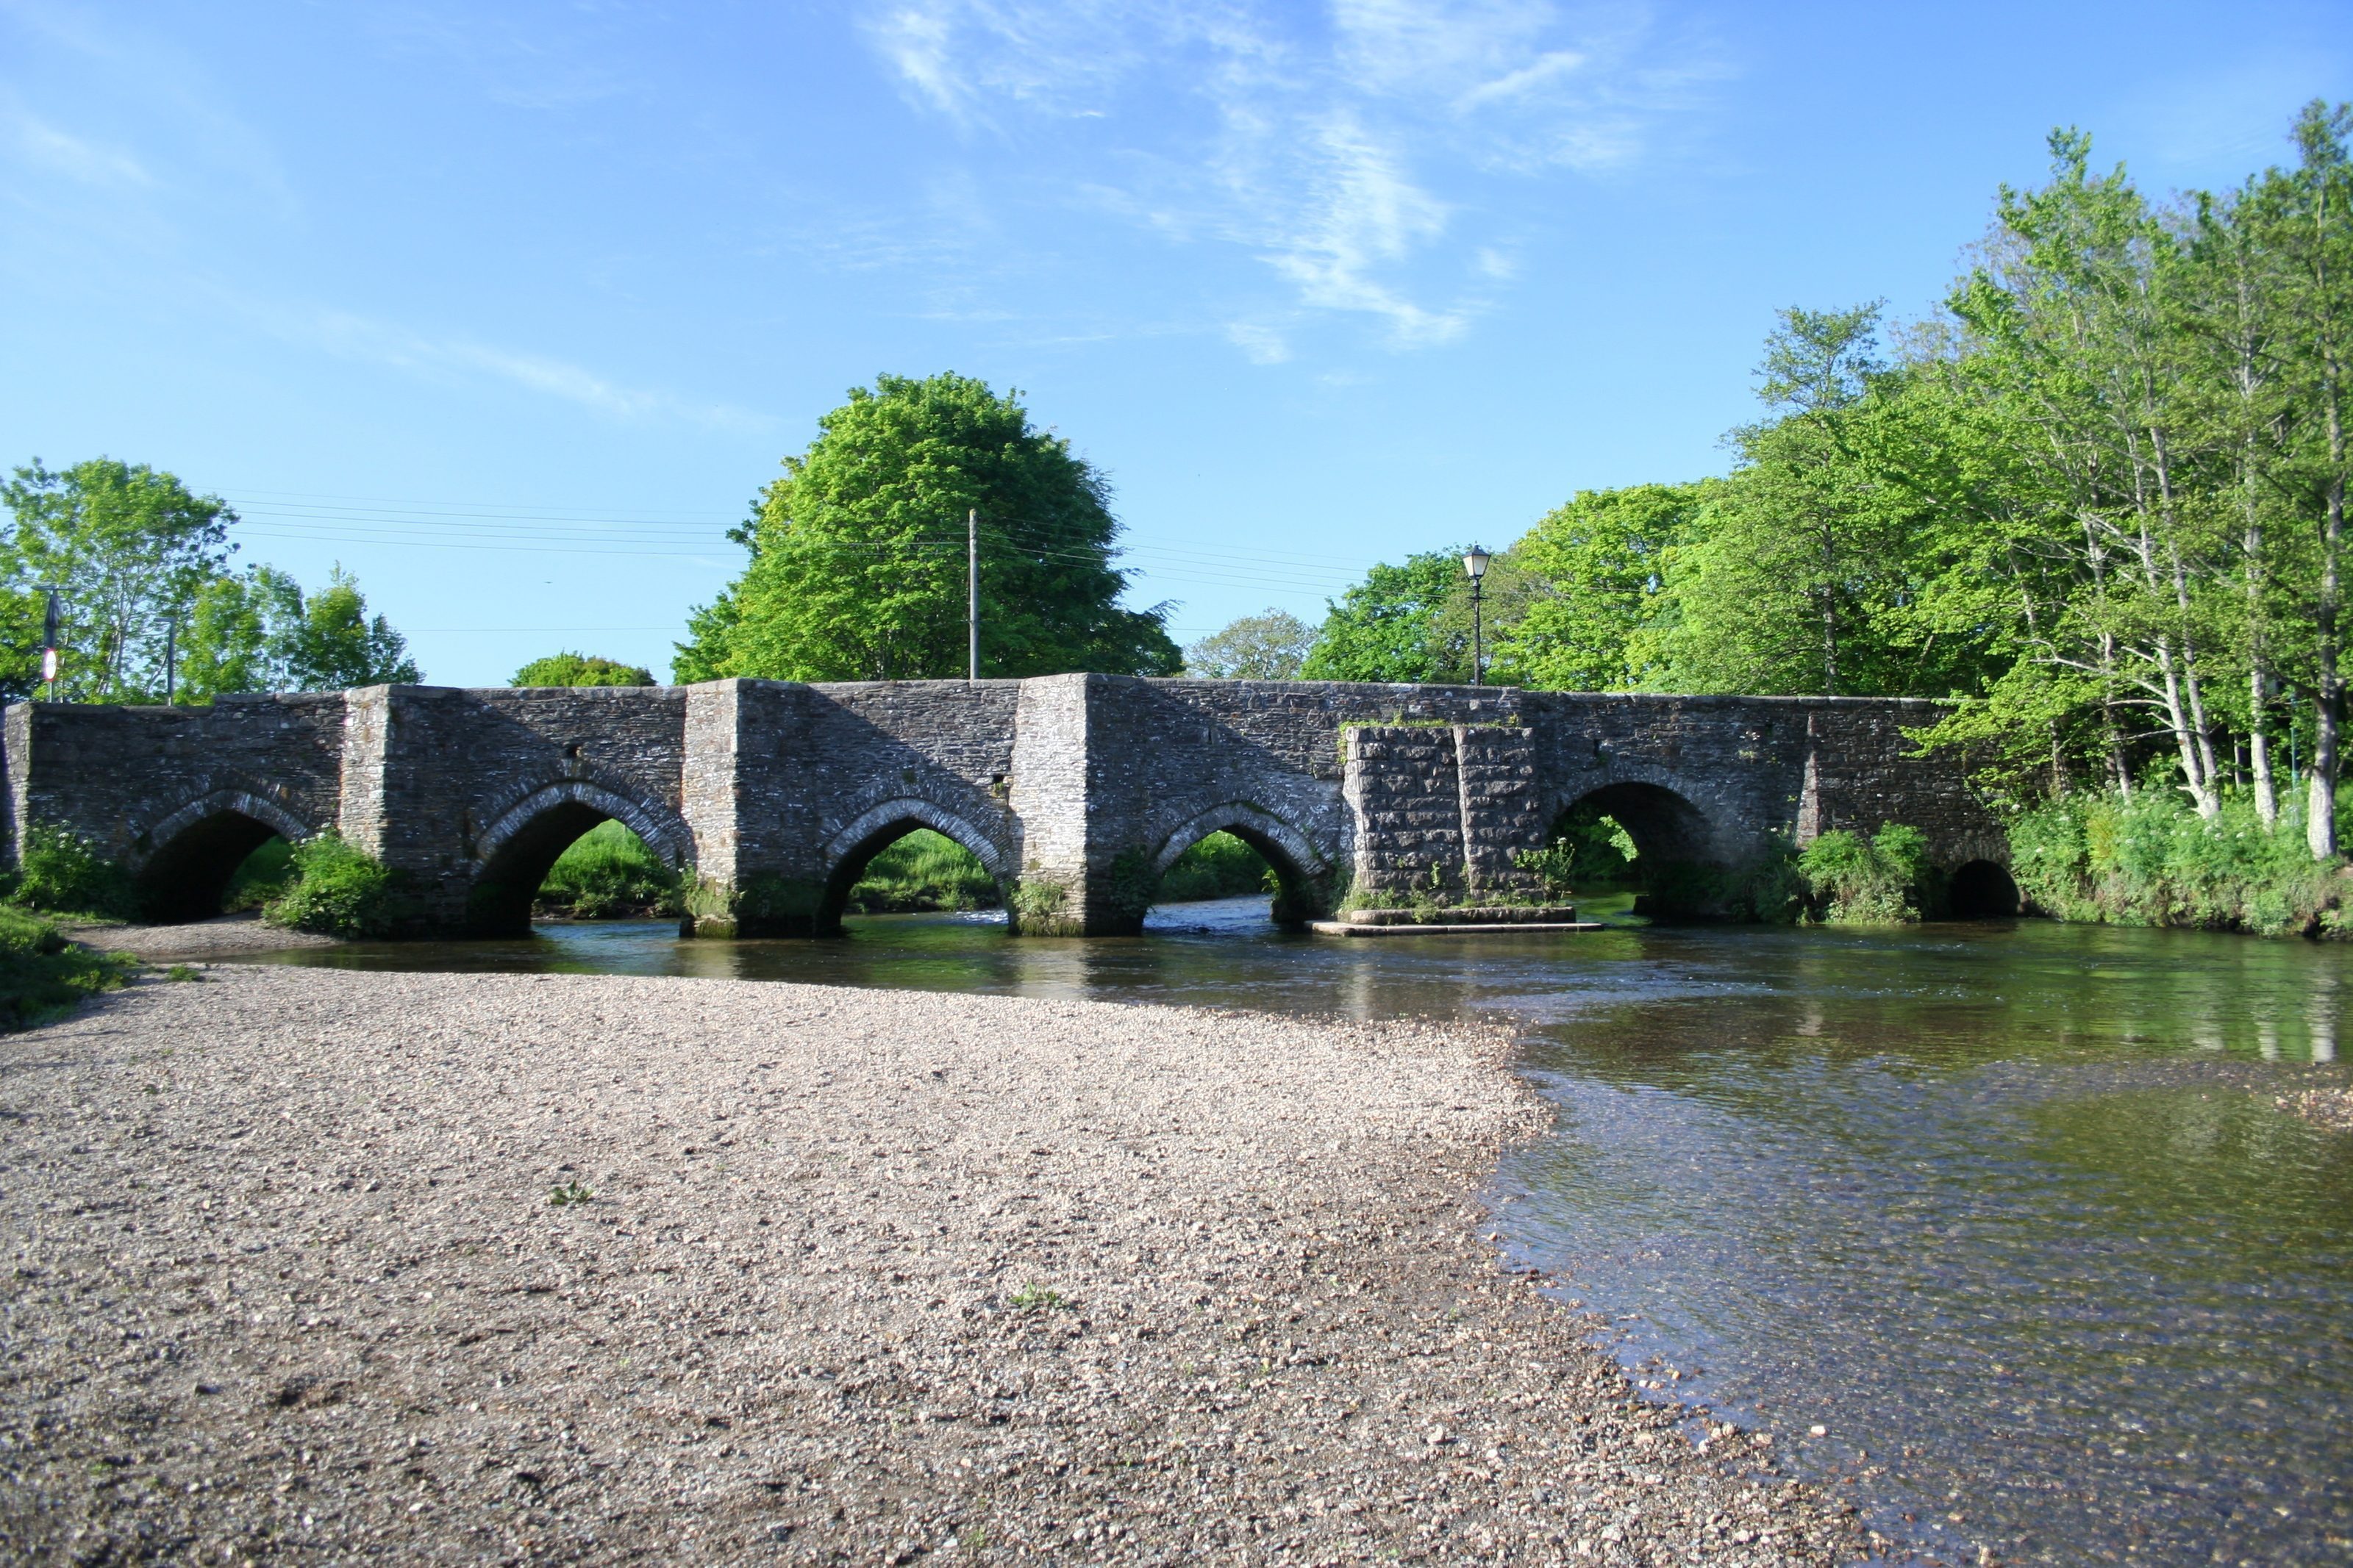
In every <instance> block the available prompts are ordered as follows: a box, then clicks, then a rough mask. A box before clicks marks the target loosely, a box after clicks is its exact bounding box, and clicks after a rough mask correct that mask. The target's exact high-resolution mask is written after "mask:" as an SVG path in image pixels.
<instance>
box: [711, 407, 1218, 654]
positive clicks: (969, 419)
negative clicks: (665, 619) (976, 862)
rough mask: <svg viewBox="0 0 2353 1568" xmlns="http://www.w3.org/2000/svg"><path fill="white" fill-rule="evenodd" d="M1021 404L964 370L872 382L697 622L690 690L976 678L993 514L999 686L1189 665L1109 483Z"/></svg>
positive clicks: (992, 638) (747, 529)
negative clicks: (1136, 592) (1143, 584)
mask: <svg viewBox="0 0 2353 1568" xmlns="http://www.w3.org/2000/svg"><path fill="white" fill-rule="evenodd" d="M1018 399H1019V394H1018V393H1009V394H1008V395H1005V396H1001V397H1000V396H998V395H997V394H996V393H994V392H992V391H990V390H989V388H988V386H987V384H986V383H983V382H978V381H974V380H972V379H970V378H969V377H965V376H961V375H954V374H941V375H934V376H930V377H927V378H925V379H923V380H921V381H916V380H911V379H909V378H906V377H903V376H893V375H884V376H878V377H876V378H875V383H874V385H873V387H872V388H871V390H870V389H868V388H865V387H858V388H854V389H852V391H851V392H850V394H849V402H848V403H847V404H845V405H842V406H841V407H839V408H837V409H835V410H834V411H833V412H832V413H830V414H828V415H827V416H825V418H824V419H823V420H821V421H819V423H818V429H819V434H818V438H817V439H816V441H814V442H812V443H811V444H810V446H809V449H808V450H807V451H806V452H804V453H802V454H801V455H800V456H798V457H797V458H786V459H785V473H784V476H783V477H782V478H781V479H777V480H776V482H775V483H774V484H772V485H770V486H769V487H768V489H767V490H766V491H765V493H764V494H763V495H762V496H761V498H760V502H759V510H757V511H756V512H755V513H754V516H753V518H752V520H751V521H750V522H748V523H747V524H746V525H745V526H744V528H742V529H740V530H738V531H736V533H735V538H736V539H737V540H738V541H739V542H742V543H744V544H745V545H747V546H748V547H749V548H750V549H751V552H752V563H751V565H750V566H749V567H747V568H746V569H745V571H744V574H743V575H742V576H741V577H739V578H737V579H736V580H735V583H734V584H733V586H731V587H730V588H729V589H728V590H727V592H726V593H724V594H723V595H720V597H719V598H718V599H717V600H716V601H715V602H713V603H712V604H711V605H706V606H704V607H703V608H702V609H701V610H698V611H697V612H695V615H694V616H693V618H692V620H691V622H690V624H689V626H688V631H689V634H690V636H691V638H692V640H691V641H690V642H685V643H681V644H680V645H679V650H678V658H677V659H676V661H675V663H674V665H673V671H674V673H675V675H676V677H677V679H680V680H681V681H691V680H710V679H718V678H720V677H723V676H731V675H736V676H761V677H765V678H767V679H776V680H907V679H938V678H942V677H955V676H960V675H962V674H964V673H965V516H966V514H967V513H968V512H973V511H976V512H978V513H979V518H980V524H979V531H980V670H981V673H982V674H983V675H985V676H1024V675H1053V674H1059V673H1062V672H1064V671H1070V670H1095V671H1101V672H1104V673H1110V674H1119V675H1172V674H1174V673H1176V669H1177V668H1178V667H1179V665H1180V664H1181V663H1182V658H1181V656H1180V655H1179V654H1178V652H1177V649H1176V644H1174V643H1173V642H1171V641H1170V640H1169V638H1168V634H1167V632H1166V630H1165V629H1164V627H1163V625H1162V622H1163V619H1164V616H1165V611H1164V610H1163V609H1160V608H1154V609H1149V610H1128V609H1123V608H1121V607H1120V605H1119V602H1118V601H1119V596H1120V594H1121V592H1122V591H1123V590H1124V589H1125V587H1126V586H1127V574H1126V573H1124V572H1123V571H1121V570H1120V569H1119V568H1117V567H1115V566H1113V564H1112V557H1113V553H1114V549H1113V544H1114V542H1115V541H1116V539H1117V538H1118V536H1119V531H1120V529H1119V524H1118V522H1117V521H1115V520H1114V519H1113V517H1112V514H1111V509H1110V507H1109V505H1108V504H1107V502H1108V500H1109V495H1110V488H1109V486H1108V485H1106V484H1105V483H1104V481H1103V476H1102V475H1100V474H1098V473H1096V472H1095V470H1094V469H1092V468H1090V467H1088V466H1087V464H1086V463H1085V462H1084V461H1083V460H1082V459H1081V458H1076V457H1073V456H1072V455H1071V447H1070V443H1069V442H1068V441H1065V440H1062V439H1061V438H1060V437H1055V436H1050V435H1048V434H1046V433H1044V432H1042V431H1039V430H1036V429H1033V428H1031V427H1030V424H1029V411H1028V410H1027V409H1025V408H1023V407H1022V406H1021V404H1020V402H1019V401H1018Z"/></svg>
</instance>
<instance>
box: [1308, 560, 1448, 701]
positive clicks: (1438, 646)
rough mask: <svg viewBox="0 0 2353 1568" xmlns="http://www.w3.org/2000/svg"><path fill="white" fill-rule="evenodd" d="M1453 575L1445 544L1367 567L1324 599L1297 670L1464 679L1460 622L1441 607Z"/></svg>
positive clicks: (1314, 676) (1320, 675) (1319, 674)
mask: <svg viewBox="0 0 2353 1568" xmlns="http://www.w3.org/2000/svg"><path fill="white" fill-rule="evenodd" d="M1490 570H1491V571H1492V570H1493V568H1492V567H1491V568H1490ZM1461 575H1462V563H1461V559H1460V558H1459V557H1458V556H1457V555H1456V553H1455V552H1452V551H1451V550H1432V551H1427V552H1423V553H1421V554H1419V555H1413V556H1409V557H1408V558H1407V559H1406V562H1405V563H1404V564H1403V565H1399V566H1391V565H1388V563H1382V564H1380V565H1377V566H1375V567H1374V568H1373V569H1372V570H1371V571H1370V572H1367V573H1366V574H1365V580H1364V581H1363V582H1362V583H1360V584H1357V585H1356V586H1355V587H1353V588H1351V589H1349V590H1348V591H1347V592H1346V593H1345V594H1344V595H1341V598H1340V602H1339V603H1338V604H1336V605H1332V606H1331V608H1330V610H1329V612H1328V613H1327V614H1326V615H1325V616H1324V626H1323V628H1322V629H1321V630H1320V631H1318V632H1317V633H1316V636H1315V646H1314V647H1313V648H1312V649H1310V650H1309V652H1308V655H1307V658H1306V659H1305V660H1304V661H1303V663H1302V665H1301V667H1300V672H1299V673H1300V674H1301V676H1302V677H1303V678H1304V679H1309V680H1467V679H1470V675H1471V648H1470V638H1469V635H1468V634H1469V626H1468V623H1467V622H1465V623H1464V625H1463V627H1462V628H1461V635H1460V636H1458V635H1457V631H1456V628H1455V626H1453V624H1452V620H1451V617H1449V616H1447V614H1446V610H1447V606H1448V604H1449V601H1450V599H1451V596H1452V595H1453V594H1454V593H1455V584H1456V581H1457V579H1459V578H1461Z"/></svg>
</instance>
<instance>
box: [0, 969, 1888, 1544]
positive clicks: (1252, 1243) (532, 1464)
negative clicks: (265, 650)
mask: <svg viewBox="0 0 2353 1568" xmlns="http://www.w3.org/2000/svg"><path fill="white" fill-rule="evenodd" d="M1503 1044H1504V1042H1503V1041H1502V1039H1501V1037H1499V1036H1485V1035H1482V1034H1480V1033H1478V1032H1475V1031H1469V1030H1465V1029H1463V1028H1461V1027H1459V1026H1448V1027H1445V1028H1440V1027H1437V1026H1385V1027H1378V1028H1375V1027H1359V1026H1341V1025H1320V1024H1312V1023H1305V1022H1300V1021H1293V1020H1285V1019H1280V1018H1270V1017H1262V1016H1240V1015H1230V1014H1216V1013H1208V1012H1197V1011H1188V1010H1179V1009H1166V1008H1146V1007H1124V1006H1116V1005H1105V1004H1099V1003H1079V1002H1069V1003H1057V1002H1040V1001H1025V1000H1015V999H1008V998H997V997H974V996H959V995H943V994H926V993H913V992H886V991H856V990H848V989H834V988H826V987H813V986H802V985H787V984H765V983H755V982H735V981H702V980H670V979H661V980H650V979H627V978H614V977H591V976H544V975H542V976H526V975H512V976H509V975H447V974H385V973H345V972H338V971H328V970H319V969H300V970H297V969H277V968H268V967H256V968H244V967H228V968H214V969H211V970H209V971H207V972H206V978H205V980H204V981H203V982H202V983H199V984H185V983H181V984H174V983H166V982H163V981H147V982H142V983H141V984H138V985H136V986H134V987H133V988H132V989H131V990H130V991H128V992H126V993H124V994H121V995H119V996H116V997H112V998H110V999H107V1000H105V1001H103V1002H100V1003H99V1004H96V1005H92V1006H90V1007H89V1008H87V1009H86V1010H85V1011H84V1012H83V1013H81V1014H80V1015H79V1016H77V1017H75V1018H73V1019H70V1020H68V1021H66V1022H63V1023H60V1024H57V1025H53V1026H49V1027H47V1028H44V1029H40V1030H37V1031H35V1032H33V1033H30V1034H26V1035H20V1036H14V1037H6V1038H5V1039H0V1150H5V1165H0V1171H5V1175H0V1184H5V1185H0V1244H5V1247H6V1250H7V1254H8V1261H9V1264H10V1266H11V1267H12V1268H13V1271H14V1273H13V1278H12V1279H11V1280H10V1282H9V1287H8V1292H7V1296H6V1299H5V1319H0V1326H5V1343H6V1359H5V1362H0V1548H5V1555H6V1556H7V1557H8V1558H9V1559H10V1560H12V1561H15V1560H26V1559H31V1560H34V1561H45V1562H47V1561H54V1562H68V1561H71V1562H86V1563H128V1562H139V1561H171V1562H189V1563H197V1562H202V1563H213V1562H229V1561H236V1562H244V1561H257V1562H265V1563H267V1562H286V1563H314V1562H333V1561H345V1560H356V1559H358V1558H361V1557H369V1558H375V1559H388V1560H396V1561H404V1562H426V1561H433V1562H459V1561H463V1562H481V1563H492V1562H518V1563H520V1562H530V1563H543V1562H544V1563H558V1562H591V1563H607V1562H620V1561H643V1562H664V1563H667V1562H760V1563H767V1562H784V1563H893V1562H913V1561H915V1560H917V1559H918V1558H926V1559H937V1560H939V1561H942V1562H947V1563H961V1562H975V1563H999V1562H1002V1563H1014V1562H1043V1561H1049V1560H1050V1561H1054V1562H1072V1563H1076V1562H1093V1561H1117V1562H1135V1563H1206V1562H1221V1563H1274V1562H1282V1563H1356V1562H1378V1561H1390V1560H1395V1559H1399V1558H1402V1559H1403V1560H1406V1561H1422V1562H1449V1563H1457V1562H1459V1563H1471V1562H1481V1563H1485V1562H1514V1563H1520V1562H1527V1563H1545V1562H1572V1563H1593V1562H1599V1563H1668V1562H1673V1563H1683V1562H1689V1561H1706V1562H1709V1563H1834V1562H1844V1561H1848V1560H1851V1558H1852V1556H1853V1555H1855V1554H1856V1552H1857V1549H1858V1548H1859V1545H1860V1542H1861V1537H1860V1535H1859V1532H1857V1531H1855V1529H1854V1527H1853V1526H1852V1523H1850V1522H1849V1521H1846V1520H1844V1519H1842V1518H1841V1517H1839V1516H1838V1515H1837V1513H1836V1512H1835V1511H1833V1510H1832V1509H1831V1506H1830V1505H1828V1504H1826V1503H1824V1502H1822V1501H1820V1500H1818V1499H1817V1498H1816V1497H1815V1496H1814V1495H1813V1494H1811V1493H1810V1492H1809V1491H1807V1490H1805V1489H1800V1488H1799V1487H1797V1486H1796V1485H1794V1484H1793V1483H1788V1482H1784V1481H1780V1480H1777V1479H1771V1478H1770V1477H1768V1476H1766V1475H1763V1474H1760V1471H1762V1470H1765V1469H1768V1468H1769V1466H1770V1460H1769V1457H1768V1456H1769V1448H1768V1447H1766V1446H1765V1445H1764V1444H1763V1443H1762V1442H1761V1441H1759V1440H1757V1439H1752V1438H1750V1437H1747V1436H1743V1435H1740V1434H1736V1433H1734V1432H1732V1431H1731V1430H1730V1429H1729V1428H1728V1427H1726V1428H1716V1429H1714V1433H1715V1435H1713V1436H1710V1437H1709V1439H1708V1441H1707V1443H1706V1444H1705V1445H1704V1447H1694V1445H1693V1443H1692V1442H1691V1441H1690V1440H1688V1438H1687V1437H1686V1436H1684V1435H1683V1429H1680V1428H1679V1427H1678V1426H1677V1424H1676V1421H1675V1419H1674V1417H1673V1416H1672V1415H1671V1413H1668V1412H1664V1411H1662V1410H1660V1409H1658V1408H1656V1407H1654V1406H1651V1405H1644V1404H1641V1402H1639V1401H1637V1400H1635V1399H1633V1398H1632V1397H1631V1394H1630V1389H1629V1387H1628V1385H1627V1384H1626V1383H1625V1381H1624V1380H1623V1379H1622V1378H1621V1377H1620V1374H1619V1373H1618V1372H1617V1371H1616V1369H1615V1367H1614V1366H1613V1365H1612V1364H1611V1363H1609V1361H1608V1359H1607V1358H1606V1357H1604V1356H1602V1355H1600V1354H1599V1353H1597V1352H1593V1351H1591V1350H1589V1349H1588V1348H1587V1347H1586V1346H1585V1344H1584V1343H1583V1342H1582V1341H1581V1339H1580V1337H1579V1334H1580V1330H1581V1327H1582V1325H1581V1323H1580V1321H1578V1320H1577V1318H1576V1316H1575V1315H1573V1314H1571V1313H1569V1312H1567V1311H1566V1310H1562V1309H1561V1308H1559V1307H1557V1306H1556V1305H1554V1304H1552V1303H1551V1302H1550V1301H1548V1300H1546V1298H1545V1297H1544V1296H1543V1295H1542V1293H1541V1292H1540V1291H1539V1290H1538V1289H1535V1285H1536V1283H1537V1282H1536V1281H1535V1280H1532V1279H1525V1278H1513V1277H1510V1276H1507V1275H1505V1274H1504V1273H1503V1272H1501V1271H1500V1270H1499V1269H1498V1268H1496V1267H1495V1266H1494V1264H1493V1248H1492V1247H1490V1246H1489V1245H1488V1243H1487V1241H1486V1240H1485V1238H1484V1236H1483V1233H1482V1228H1481V1227H1482V1222H1483V1220H1484V1218H1485V1215H1484V1213H1483V1211H1482V1208H1481V1207H1480V1206H1479V1204H1478V1202H1477V1193H1476V1188H1477V1184H1478V1183H1479V1182H1480V1181H1481V1180H1482V1179H1483V1177H1484V1175H1485V1173H1486V1172H1487V1171H1488V1170H1489V1169H1490V1168H1491V1163H1492V1161H1493V1156H1494V1153H1495V1152H1496V1150H1497V1148H1498V1147H1499V1146H1500V1145H1501V1144H1502V1143H1503V1142H1504V1141H1506V1140H1509V1139H1512V1138H1515V1137H1520V1136H1525V1134H1527V1133H1528V1132H1529V1131H1532V1130H1533V1129H1534V1128H1535V1125H1536V1121H1537V1117H1538V1115H1539V1110H1538V1109H1537V1107H1536V1105H1535V1101H1534V1100H1533V1099H1532V1097H1530V1096H1529V1095H1528V1094H1527V1093H1526V1092H1525V1089H1522V1088H1521V1087H1520V1086H1519V1085H1518V1084H1517V1082H1516V1080H1514V1079H1512V1078H1511V1077H1510V1076H1509V1075H1508V1074H1507V1073H1505V1072H1504V1071H1502V1070H1499V1067H1498V1061H1499V1058H1500V1054H1501V1052H1502V1049H1503ZM557 1197H562V1198H564V1199H565V1200H567V1201H564V1202H560V1203H559V1202H556V1201H554V1199H555V1198H557ZM573 1200H576V1201H573Z"/></svg>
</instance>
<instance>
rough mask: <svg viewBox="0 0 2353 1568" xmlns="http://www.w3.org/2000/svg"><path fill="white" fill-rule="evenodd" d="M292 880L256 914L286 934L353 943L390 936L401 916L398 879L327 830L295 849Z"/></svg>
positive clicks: (371, 858)
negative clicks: (306, 933) (309, 933)
mask: <svg viewBox="0 0 2353 1568" xmlns="http://www.w3.org/2000/svg"><path fill="white" fill-rule="evenodd" d="M291 858H292V862H293V868H294V875H293V880H292V882H291V883H290V884H289V886H288V887H287V889H286V891H285V892H284V893H282V894H280V896H279V897H278V898H276V899H274V900H271V901H270V902H269V904H268V905H267V906H265V907H264V908H263V910H262V911H261V915H262V919H264V920H266V921H269V923H270V924H272V925H276V926H284V927H286V928H287V929H288V930H290V931H315V932H317V933H318V934H319V935H321V936H335V937H343V938H344V939H345V940H347V941H348V940H353V939H357V938H362V937H383V936H390V935H391V934H392V933H393V932H394V931H396V929H398V927H399V925H400V923H401V921H402V918H403V915H404V913H405V909H404V905H405V900H403V899H402V898H401V896H400V888H399V881H398V879H397V878H396V877H395V876H394V875H393V873H392V871H391V870H390V869H389V868H386V867H385V864H384V862H383V861H381V860H378V859H376V858H375V857H374V856H372V855H369V854H367V853H366V852H365V851H364V850H360V849H355V848H353V847H352V846H351V845H349V844H346V843H345V842H344V841H343V836H342V835H341V834H338V833H336V832H334V831H332V829H331V830H329V831H328V832H325V833H322V834H319V835H317V836H315V837H310V838H306V839H304V840H303V841H302V842H301V843H300V844H297V845H296V846H294V850H293V855H292V857H291Z"/></svg>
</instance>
